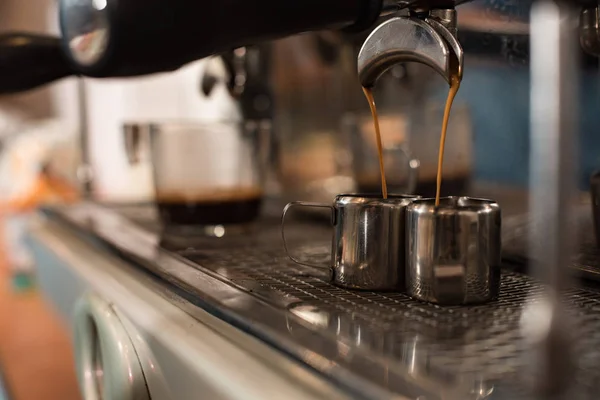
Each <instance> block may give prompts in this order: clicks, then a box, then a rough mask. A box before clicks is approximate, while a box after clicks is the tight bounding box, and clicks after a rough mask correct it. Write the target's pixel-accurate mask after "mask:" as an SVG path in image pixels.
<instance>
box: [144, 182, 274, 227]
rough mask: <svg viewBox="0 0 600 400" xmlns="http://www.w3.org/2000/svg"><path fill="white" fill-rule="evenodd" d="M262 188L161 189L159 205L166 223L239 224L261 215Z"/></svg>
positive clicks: (159, 210)
mask: <svg viewBox="0 0 600 400" xmlns="http://www.w3.org/2000/svg"><path fill="white" fill-rule="evenodd" d="M262 198H263V191H262V190H261V189H260V188H255V187H241V188H227V189H221V188H219V189H214V190H207V189H203V190H202V191H189V192H187V191H176V190H173V191H160V192H158V193H157V194H156V205H157V207H158V212H159V214H160V217H161V219H162V221H163V223H165V224H166V225H237V224H245V223H248V222H251V221H253V220H254V219H256V218H257V217H258V215H259V214H260V207H261V204H262Z"/></svg>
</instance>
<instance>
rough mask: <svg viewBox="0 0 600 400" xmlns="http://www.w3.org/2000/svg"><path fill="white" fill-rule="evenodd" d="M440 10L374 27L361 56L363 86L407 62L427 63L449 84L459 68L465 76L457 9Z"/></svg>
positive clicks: (397, 19) (359, 62)
mask: <svg viewBox="0 0 600 400" xmlns="http://www.w3.org/2000/svg"><path fill="white" fill-rule="evenodd" d="M437 11H438V12H437V13H432V16H431V17H429V18H425V19H421V18H417V17H396V18H391V19H389V20H387V21H385V22H383V23H382V24H381V25H379V26H378V27H377V28H375V30H374V31H373V32H372V33H371V34H370V35H369V37H368V38H367V40H366V41H365V42H364V44H363V46H362V48H361V50H360V53H359V55H358V76H359V80H360V83H361V85H363V86H364V87H372V86H374V85H375V82H376V81H377V79H379V77H380V76H381V75H382V74H383V73H384V72H385V71H387V70H388V69H389V68H391V67H392V66H394V65H396V64H400V63H404V62H417V63H421V64H425V65H427V66H429V67H431V68H433V69H434V70H435V71H437V72H438V73H439V74H440V75H442V76H443V77H444V79H446V81H447V82H448V83H450V78H451V75H452V74H453V73H455V71H456V68H458V74H459V76H460V77H462V65H463V52H462V48H461V46H460V43H458V41H457V40H456V37H455V34H456V11H455V10H437ZM454 64H457V66H455V65H454Z"/></svg>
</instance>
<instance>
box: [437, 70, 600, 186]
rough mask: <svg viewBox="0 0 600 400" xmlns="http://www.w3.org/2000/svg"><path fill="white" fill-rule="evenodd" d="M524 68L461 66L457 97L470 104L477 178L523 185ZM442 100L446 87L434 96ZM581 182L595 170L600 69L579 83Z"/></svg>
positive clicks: (598, 165) (599, 144)
mask: <svg viewBox="0 0 600 400" xmlns="http://www.w3.org/2000/svg"><path fill="white" fill-rule="evenodd" d="M529 89H530V81H529V70H528V68H527V67H510V66H497V67H487V66H486V67H480V66H472V67H469V65H468V64H467V65H465V76H464V80H463V85H462V87H461V91H460V92H459V95H458V98H457V101H460V102H465V103H467V104H468V105H469V109H470V111H471V118H472V122H473V128H474V135H475V146H474V152H475V154H474V156H475V175H476V178H477V179H480V180H485V181H492V182H498V183H505V184H512V185H520V186H525V185H527V182H528V174H529ZM438 95H439V98H440V100H441V101H444V99H445V96H446V95H447V92H446V90H443V91H440V93H439V94H438ZM580 105H581V117H580V132H579V137H580V144H581V150H580V155H579V158H580V163H579V167H580V178H579V180H580V186H581V188H582V189H586V188H587V187H588V182H589V176H590V175H591V173H592V171H593V170H596V169H600V73H598V74H595V73H589V72H588V73H586V74H584V76H583V77H582V84H581V103H580Z"/></svg>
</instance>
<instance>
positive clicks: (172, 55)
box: [60, 0, 383, 77]
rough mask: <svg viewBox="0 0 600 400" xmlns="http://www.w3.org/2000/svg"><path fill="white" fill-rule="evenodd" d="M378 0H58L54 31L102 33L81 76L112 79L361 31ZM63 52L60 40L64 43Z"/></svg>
mask: <svg viewBox="0 0 600 400" xmlns="http://www.w3.org/2000/svg"><path fill="white" fill-rule="evenodd" d="M382 1H383V0H101V1H100V3H102V5H103V6H104V7H103V8H102V9H101V11H98V10H97V9H94V7H96V8H97V5H96V6H94V7H91V6H89V5H88V6H85V5H84V6H82V4H87V3H90V4H91V3H93V4H97V3H99V1H98V0H80V1H79V2H78V5H77V6H74V5H73V2H72V1H70V0H61V11H60V12H61V16H60V17H61V26H62V33H63V36H64V37H65V38H67V41H68V40H70V39H72V38H73V37H76V36H77V34H78V32H80V31H84V32H85V31H93V30H94V29H98V30H101V29H102V30H106V31H107V32H108V35H106V37H107V38H108V39H106V41H107V43H106V45H105V48H106V50H104V51H103V54H102V55H101V56H100V57H99V58H98V59H97V60H94V61H93V62H91V63H88V64H87V65H82V63H81V62H78V61H77V57H71V58H72V59H73V60H72V61H73V62H74V63H75V64H76V65H78V69H79V70H80V71H81V72H82V73H83V74H85V75H89V76H95V77H116V76H134V75H144V74H149V73H155V72H165V71H171V70H175V69H177V68H179V67H181V66H182V65H185V64H187V63H189V62H191V61H195V60H198V59H201V58H204V57H207V56H210V55H214V54H220V53H223V52H227V51H231V50H233V49H235V48H238V47H243V46H248V45H253V44H258V43H260V42H264V41H267V40H272V39H276V38H281V37H285V36H289V35H293V34H297V33H301V32H307V31H316V30H323V29H341V28H343V29H351V30H363V29H366V28H368V27H369V26H370V25H371V24H373V22H374V21H375V20H376V19H377V17H378V16H379V14H380V11H381V8H382ZM65 48H66V49H67V54H69V53H70V54H71V56H72V54H73V52H72V50H71V51H69V45H68V43H65Z"/></svg>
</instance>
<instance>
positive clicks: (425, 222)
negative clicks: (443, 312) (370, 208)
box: [406, 197, 501, 305]
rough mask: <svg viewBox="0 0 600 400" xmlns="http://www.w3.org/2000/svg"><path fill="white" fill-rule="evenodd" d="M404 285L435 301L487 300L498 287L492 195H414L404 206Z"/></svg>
mask: <svg viewBox="0 0 600 400" xmlns="http://www.w3.org/2000/svg"><path fill="white" fill-rule="evenodd" d="M406 218H407V222H406V229H407V231H406V235H407V243H408V245H407V259H406V287H407V291H408V294H409V295H410V296H412V297H413V298H416V299H419V300H424V301H428V302H431V303H436V304H441V305H463V304H474V303H482V302H486V301H490V300H492V299H494V298H496V297H497V296H498V293H499V291H500V257H501V254H500V253H501V212H500V207H499V206H498V204H497V203H495V202H494V201H492V200H484V199H473V198H469V197H447V198H443V199H441V202H440V205H439V206H437V207H436V206H435V200H434V199H422V200H415V201H414V202H412V204H410V205H409V206H408V208H407V211H406Z"/></svg>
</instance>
